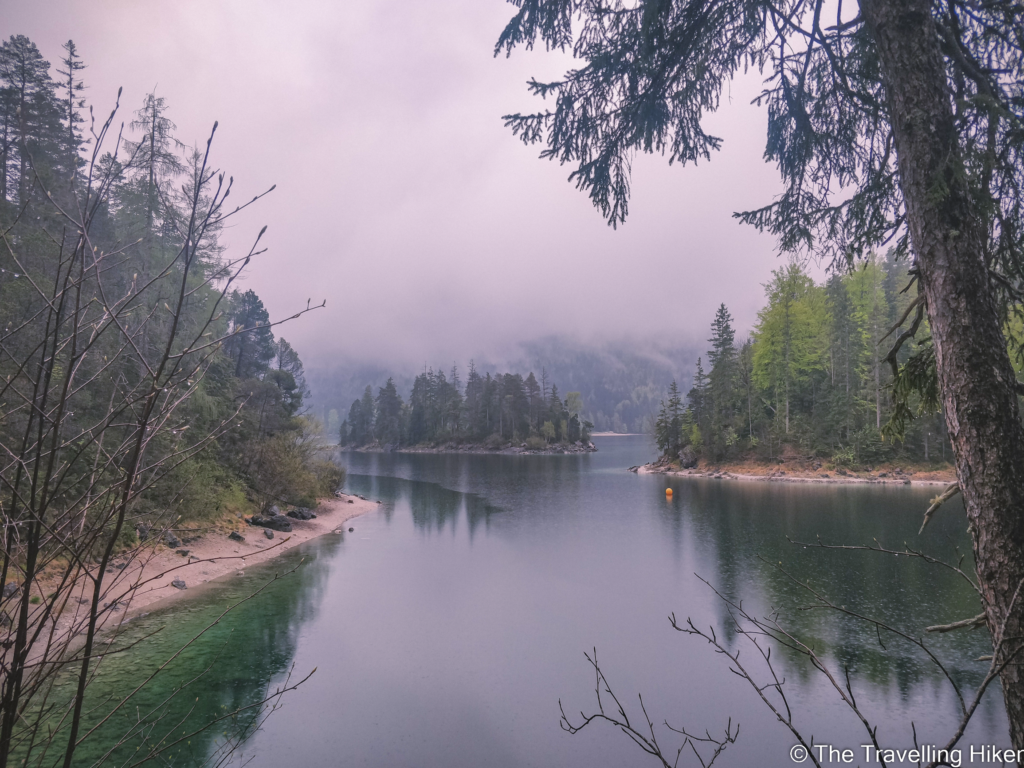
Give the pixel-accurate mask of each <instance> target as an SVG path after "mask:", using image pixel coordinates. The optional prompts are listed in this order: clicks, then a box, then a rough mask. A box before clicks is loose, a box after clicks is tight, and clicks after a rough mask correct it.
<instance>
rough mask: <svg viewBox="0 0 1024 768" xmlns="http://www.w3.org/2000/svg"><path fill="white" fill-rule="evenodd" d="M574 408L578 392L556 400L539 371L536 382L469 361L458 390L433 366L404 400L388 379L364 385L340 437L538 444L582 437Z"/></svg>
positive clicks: (364, 441) (585, 433) (585, 435)
mask: <svg viewBox="0 0 1024 768" xmlns="http://www.w3.org/2000/svg"><path fill="white" fill-rule="evenodd" d="M582 411H583V399H582V397H581V396H580V393H579V392H569V393H568V394H567V395H566V397H565V400H562V398H561V396H560V395H559V394H558V387H557V386H556V385H555V384H553V383H551V384H550V385H549V382H548V378H547V372H546V371H543V370H542V371H541V378H540V381H537V377H536V376H534V374H533V373H532V372H531V373H530V374H529V375H528V376H527V377H526V378H523V376H522V375H521V374H518V373H505V374H496V375H494V376H491V374H490V373H488V374H485V375H484V376H481V375H480V374H479V373H478V372H477V370H476V368H475V366H474V365H473V363H472V362H471V363H470V364H469V374H468V375H467V377H466V386H465V389H463V387H462V383H461V381H460V379H459V372H458V370H457V369H456V368H455V367H452V370H451V373H450V374H449V375H448V376H445V374H444V372H443V371H441V370H438V371H437V372H436V373H435V372H434V370H433V369H430V370H428V371H425V372H424V373H421V374H420V375H419V376H417V377H416V378H415V380H414V381H413V385H412V392H411V393H410V395H409V399H408V401H405V400H403V399H402V396H401V395H400V394H399V393H398V388H397V387H396V386H395V382H394V380H393V379H391V378H389V379H388V380H387V383H386V384H385V385H384V386H383V387H380V388H378V390H377V395H376V397H375V396H374V394H373V390H372V388H371V387H369V386H367V387H366V390H365V391H364V392H363V396H362V398H360V399H358V400H355V401H354V402H353V403H352V407H351V408H349V412H348V418H347V419H345V420H344V421H343V422H342V423H341V430H340V442H341V445H343V446H354V447H360V446H366V445H370V444H374V443H376V444H379V445H381V446H385V445H391V446H394V447H399V446H411V445H425V444H437V443H444V442H457V443H465V442H470V443H484V444H486V445H488V446H489V447H492V448H498V447H501V446H502V445H506V444H509V443H516V444H521V443H526V444H527V446H528V447H530V448H534V449H542V448H544V447H546V446H548V445H551V444H555V443H575V442H577V441H583V442H587V441H589V440H590V431H591V430H592V429H593V424H591V423H590V422H589V421H586V420H585V419H583V418H582V417H581V413H582Z"/></svg>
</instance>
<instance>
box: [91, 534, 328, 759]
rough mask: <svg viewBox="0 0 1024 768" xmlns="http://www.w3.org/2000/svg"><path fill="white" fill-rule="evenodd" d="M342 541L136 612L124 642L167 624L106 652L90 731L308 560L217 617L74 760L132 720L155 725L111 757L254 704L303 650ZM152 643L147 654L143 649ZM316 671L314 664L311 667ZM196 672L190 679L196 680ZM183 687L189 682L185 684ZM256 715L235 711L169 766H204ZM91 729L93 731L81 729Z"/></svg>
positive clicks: (321, 542) (97, 751)
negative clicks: (301, 642)
mask: <svg viewBox="0 0 1024 768" xmlns="http://www.w3.org/2000/svg"><path fill="white" fill-rule="evenodd" d="M338 543H339V540H338V539H333V538H331V537H323V538H321V539H318V540H317V542H316V545H315V546H309V545H307V546H305V547H302V548H301V549H302V550H303V551H302V553H301V554H300V553H298V552H295V551H293V552H290V553H287V554H285V555H282V556H281V557H280V558H278V559H277V561H276V562H275V563H274V564H273V569H274V570H273V571H272V570H270V568H271V566H270V565H269V564H268V565H265V566H257V567H255V568H252V569H251V570H250V571H249V573H248V575H246V576H244V577H238V578H236V579H235V580H233V581H231V582H228V583H226V584H224V585H223V586H220V585H218V586H216V587H213V588H212V589H211V592H210V594H209V595H204V596H203V597H201V598H199V599H197V600H196V602H194V603H190V604H188V605H185V604H182V605H179V606H176V607H174V608H169V609H167V610H165V611H161V612H159V613H155V614H151V615H149V616H146V617H144V618H140V619H137V620H136V623H134V625H128V626H129V627H130V628H129V629H127V630H126V632H125V633H124V635H123V637H122V639H121V641H120V643H119V645H121V646H122V647H125V646H127V645H129V644H131V643H132V642H133V641H134V640H136V639H138V638H140V637H143V636H145V635H147V634H150V633H152V632H154V631H156V630H158V629H159V632H157V634H156V635H154V636H153V637H152V638H150V639H149V640H147V642H146V644H145V646H140V651H139V652H136V651H135V650H129V651H127V652H125V653H124V654H123V655H122V654H113V655H108V656H107V657H106V658H105V659H104V660H103V662H102V664H101V665H100V672H99V675H98V676H97V678H96V681H95V682H94V683H93V685H92V686H91V687H90V689H89V694H88V697H87V700H86V705H87V706H86V710H87V711H88V712H90V717H89V721H87V723H86V729H87V728H91V727H92V726H93V724H95V723H98V722H99V721H100V720H102V718H103V716H104V715H105V714H106V713H107V712H109V711H110V709H111V704H112V703H113V702H116V701H118V700H120V698H122V697H124V696H125V695H127V694H128V693H129V692H130V691H131V690H132V689H134V688H135V686H137V685H138V683H139V682H140V681H141V680H143V679H144V678H145V677H146V676H148V675H149V674H151V673H152V672H153V670H154V669H155V668H156V667H158V666H159V665H160V664H161V663H162V662H164V661H165V660H166V659H167V658H169V657H170V656H172V655H173V653H174V652H175V651H177V650H178V649H179V648H181V647H182V646H183V645H185V644H186V643H187V642H188V641H189V640H191V639H192V637H194V636H195V635H196V634H198V633H199V632H200V631H201V630H202V629H203V628H204V627H206V626H208V625H209V624H210V623H211V622H213V621H214V620H215V619H216V617H217V616H218V615H220V614H221V613H222V612H223V611H224V608H225V607H226V606H227V605H229V604H231V603H234V602H237V601H238V600H240V599H242V598H244V597H246V596H247V595H249V594H251V593H252V592H254V591H255V590H256V589H258V588H259V587H260V586H262V585H263V584H264V583H266V581H267V580H268V579H269V578H270V577H271V575H272V573H273V572H274V571H277V572H281V571H282V570H287V569H289V568H291V567H293V566H294V565H296V564H297V562H298V560H299V558H301V557H305V558H306V562H304V563H303V564H302V565H301V566H300V567H299V568H298V569H297V570H296V571H295V572H294V573H292V574H290V575H289V576H287V577H286V578H283V579H281V580H280V581H277V582H275V583H273V584H271V585H270V586H269V587H268V588H267V589H266V590H265V591H263V592H262V593H261V594H260V595H259V596H258V597H257V598H256V599H254V600H251V601H249V602H246V603H244V604H242V605H240V606H239V607H238V608H236V609H235V610H233V611H231V612H230V613H228V614H227V616H225V617H224V618H223V619H221V620H220V621H219V622H218V623H217V624H216V625H214V626H213V627H212V628H211V629H210V630H209V631H208V632H207V633H206V634H205V635H204V636H203V638H202V639H201V640H200V641H199V642H197V643H196V644H195V645H193V646H191V647H190V648H189V649H188V650H187V651H186V652H185V653H184V654H183V655H182V656H181V657H179V658H178V659H176V660H175V661H174V662H172V663H171V664H170V665H169V666H168V667H167V668H166V669H165V670H163V671H162V672H160V673H159V674H158V675H157V676H156V678H155V679H154V680H153V682H152V683H151V684H150V685H148V686H146V687H145V688H144V689H143V690H142V691H140V692H139V693H138V694H136V695H135V696H133V697H132V699H131V704H130V706H126V707H125V708H124V711H123V712H121V713H118V714H117V715H115V717H113V718H112V719H111V720H110V721H109V722H107V723H106V724H104V725H102V726H101V727H99V728H98V729H97V730H96V731H95V733H93V734H92V735H91V736H90V737H89V738H88V739H87V740H86V741H85V742H84V743H83V745H82V747H81V748H80V749H79V750H78V752H77V753H76V762H75V765H81V766H86V765H91V764H92V763H93V762H94V761H95V760H96V759H97V758H99V757H100V756H101V755H103V754H104V753H105V752H106V751H107V749H109V745H111V744H112V743H116V741H117V740H118V739H119V738H120V737H121V735H122V734H124V733H125V731H126V730H127V727H129V726H131V725H134V724H135V723H136V718H137V717H139V718H144V720H145V721H146V722H147V723H148V725H146V726H144V727H143V728H141V729H137V732H138V736H137V737H136V738H134V739H133V740H130V741H127V742H125V743H124V744H123V745H121V746H120V747H119V748H118V749H117V750H116V751H115V752H114V754H113V755H112V764H114V765H121V764H125V763H126V762H129V761H130V758H132V757H133V756H135V755H136V754H137V752H136V749H137V748H141V749H140V751H144V750H145V749H146V748H147V747H151V746H153V745H154V744H156V743H158V742H160V741H162V740H164V739H166V740H167V741H173V739H174V738H178V737H180V736H181V735H182V733H185V732H189V733H190V732H191V731H193V730H194V729H196V728H198V727H200V726H201V725H202V724H205V723H207V722H210V721H212V720H213V719H215V718H217V717H220V716H223V715H224V714H226V713H229V712H232V711H234V710H238V709H241V708H243V707H248V706H251V705H253V704H256V703H257V702H259V701H261V700H262V699H264V698H265V697H266V696H267V693H268V690H269V688H270V685H271V683H272V682H274V681H277V680H280V679H281V677H282V676H283V675H284V674H285V673H286V672H287V670H288V668H289V666H290V664H291V661H292V659H293V658H294V656H295V650H296V644H297V641H298V636H299V632H300V629H301V627H302V626H303V625H304V624H306V623H307V622H309V621H310V620H311V619H313V618H314V617H315V615H316V613H317V610H318V606H319V604H320V599H321V595H322V592H323V589H324V587H325V584H326V577H327V574H328V570H329V565H328V562H329V557H323V558H320V557H319V553H321V552H323V554H325V555H329V554H330V552H331V551H332V550H333V549H334V548H336V547H337V546H338ZM142 647H144V648H145V652H144V654H143V653H142V652H141V648H142ZM305 672H308V670H305V671H304V672H303V674H305ZM196 678H198V680H197V681H196V682H195V683H194V684H193V685H191V686H189V685H188V683H189V682H190V681H192V680H196ZM182 686H185V687H184V688H183V687H182ZM249 721H250V718H249V717H244V716H239V717H238V718H236V719H233V720H231V721H228V722H226V723H225V724H222V725H221V727H217V728H212V729H209V730H207V731H204V732H202V733H201V734H199V735H197V736H195V737H193V738H192V739H191V742H190V743H185V744H182V745H179V746H178V747H176V748H174V749H173V750H171V751H169V752H168V753H166V754H165V757H166V762H165V764H166V765H174V766H176V768H177V767H179V766H194V765H202V764H203V763H204V762H205V761H206V759H207V756H208V755H209V754H210V753H211V752H212V751H213V750H214V749H216V747H217V745H218V744H219V743H222V740H223V739H225V738H227V737H232V736H237V735H239V734H238V731H239V730H241V731H243V734H244V733H245V730H246V729H247V728H249V727H251V726H250V725H249ZM83 730H85V729H83Z"/></svg>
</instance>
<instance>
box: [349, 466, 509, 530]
mask: <svg viewBox="0 0 1024 768" xmlns="http://www.w3.org/2000/svg"><path fill="white" fill-rule="evenodd" d="M346 488H347V490H348V491H349V492H350V493H358V494H361V495H364V496H368V497H370V498H374V499H379V500H380V501H381V502H383V503H382V505H381V506H382V510H383V512H384V514H385V516H386V519H387V520H389V521H390V519H391V515H392V514H393V513H394V511H395V510H396V509H401V508H402V507H403V506H404V505H407V506H408V508H409V511H410V513H411V515H412V521H413V525H415V526H416V528H418V529H420V530H423V531H427V532H431V531H437V532H438V533H440V532H441V531H443V530H444V529H445V528H446V527H448V526H449V525H450V526H451V528H452V530H453V531H454V530H455V526H456V524H457V522H458V519H459V516H460V515H461V514H463V513H464V514H465V516H466V523H467V525H468V528H469V536H470V538H471V539H472V537H473V534H474V532H475V531H476V529H477V527H478V526H479V525H480V524H481V523H484V525H485V526H486V523H487V521H488V519H489V517H490V515H492V514H494V513H495V512H497V511H499V510H498V507H495V506H494V505H492V504H490V503H489V502H488V501H487V500H486V499H485V498H483V497H482V496H479V495H478V494H475V493H463V492H460V491H453V490H451V489H450V488H445V487H444V486H442V485H439V484H437V483H428V482H421V481H416V480H406V479H404V478H400V477H379V476H368V475H351V474H350V475H349V476H348V477H347V479H346Z"/></svg>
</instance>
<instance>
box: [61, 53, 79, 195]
mask: <svg viewBox="0 0 1024 768" xmlns="http://www.w3.org/2000/svg"><path fill="white" fill-rule="evenodd" d="M62 47H63V48H64V53H65V55H64V58H62V59H61V64H62V65H63V67H64V68H63V69H58V70H57V73H58V74H59V75H61V80H60V90H61V92H62V95H61V100H60V103H61V117H62V119H63V121H64V140H63V153H64V155H65V158H66V159H65V161H64V162H65V164H66V168H65V174H66V175H67V178H68V179H69V180H71V179H73V178H74V176H75V174H76V173H77V172H78V168H79V167H80V166H81V164H82V163H83V162H84V161H83V160H82V159H81V157H79V154H78V153H79V151H80V150H81V148H82V144H83V139H82V133H81V131H79V129H78V126H79V125H80V124H81V123H84V122H85V118H84V117H82V116H81V115H80V114H79V110H80V109H83V108H84V107H85V99H83V98H82V97H81V94H82V91H84V90H85V83H83V82H82V80H81V79H79V76H78V73H79V72H81V71H82V70H83V69H85V64H83V63H82V59H81V57H80V56H79V55H78V48H77V46H76V45H75V41H74V40H68V41H67V42H66V43H64V45H63V46H62Z"/></svg>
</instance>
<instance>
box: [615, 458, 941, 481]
mask: <svg viewBox="0 0 1024 768" xmlns="http://www.w3.org/2000/svg"><path fill="white" fill-rule="evenodd" d="M771 466H777V465H771ZM768 469H769V465H760V464H759V465H743V464H740V465H723V466H717V467H711V466H705V467H695V468H692V469H682V468H678V467H675V466H674V465H672V464H669V463H667V462H666V463H662V462H661V461H660V460H659V461H654V462H651V463H649V464H642V465H640V466H636V467H630V468H629V469H628V470H627V471H628V472H634V473H636V474H638V475H666V476H669V477H693V478H706V479H712V480H738V481H742V482H756V483H802V484H809V485H911V486H937V487H939V486H941V487H945V486H948V485H949V484H950V483H954V482H956V477H955V475H954V474H953V473H951V472H944V471H942V470H934V471H911V472H904V471H903V470H901V469H898V468H897V469H885V470H881V471H879V472H852V471H847V470H841V471H842V474H837V473H836V472H835V471H829V472H826V471H821V470H815V469H812V468H795V469H793V468H791V469H789V470H784V469H777V468H776V469H773V470H772V471H767V470H768ZM757 470H761V471H757Z"/></svg>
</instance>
